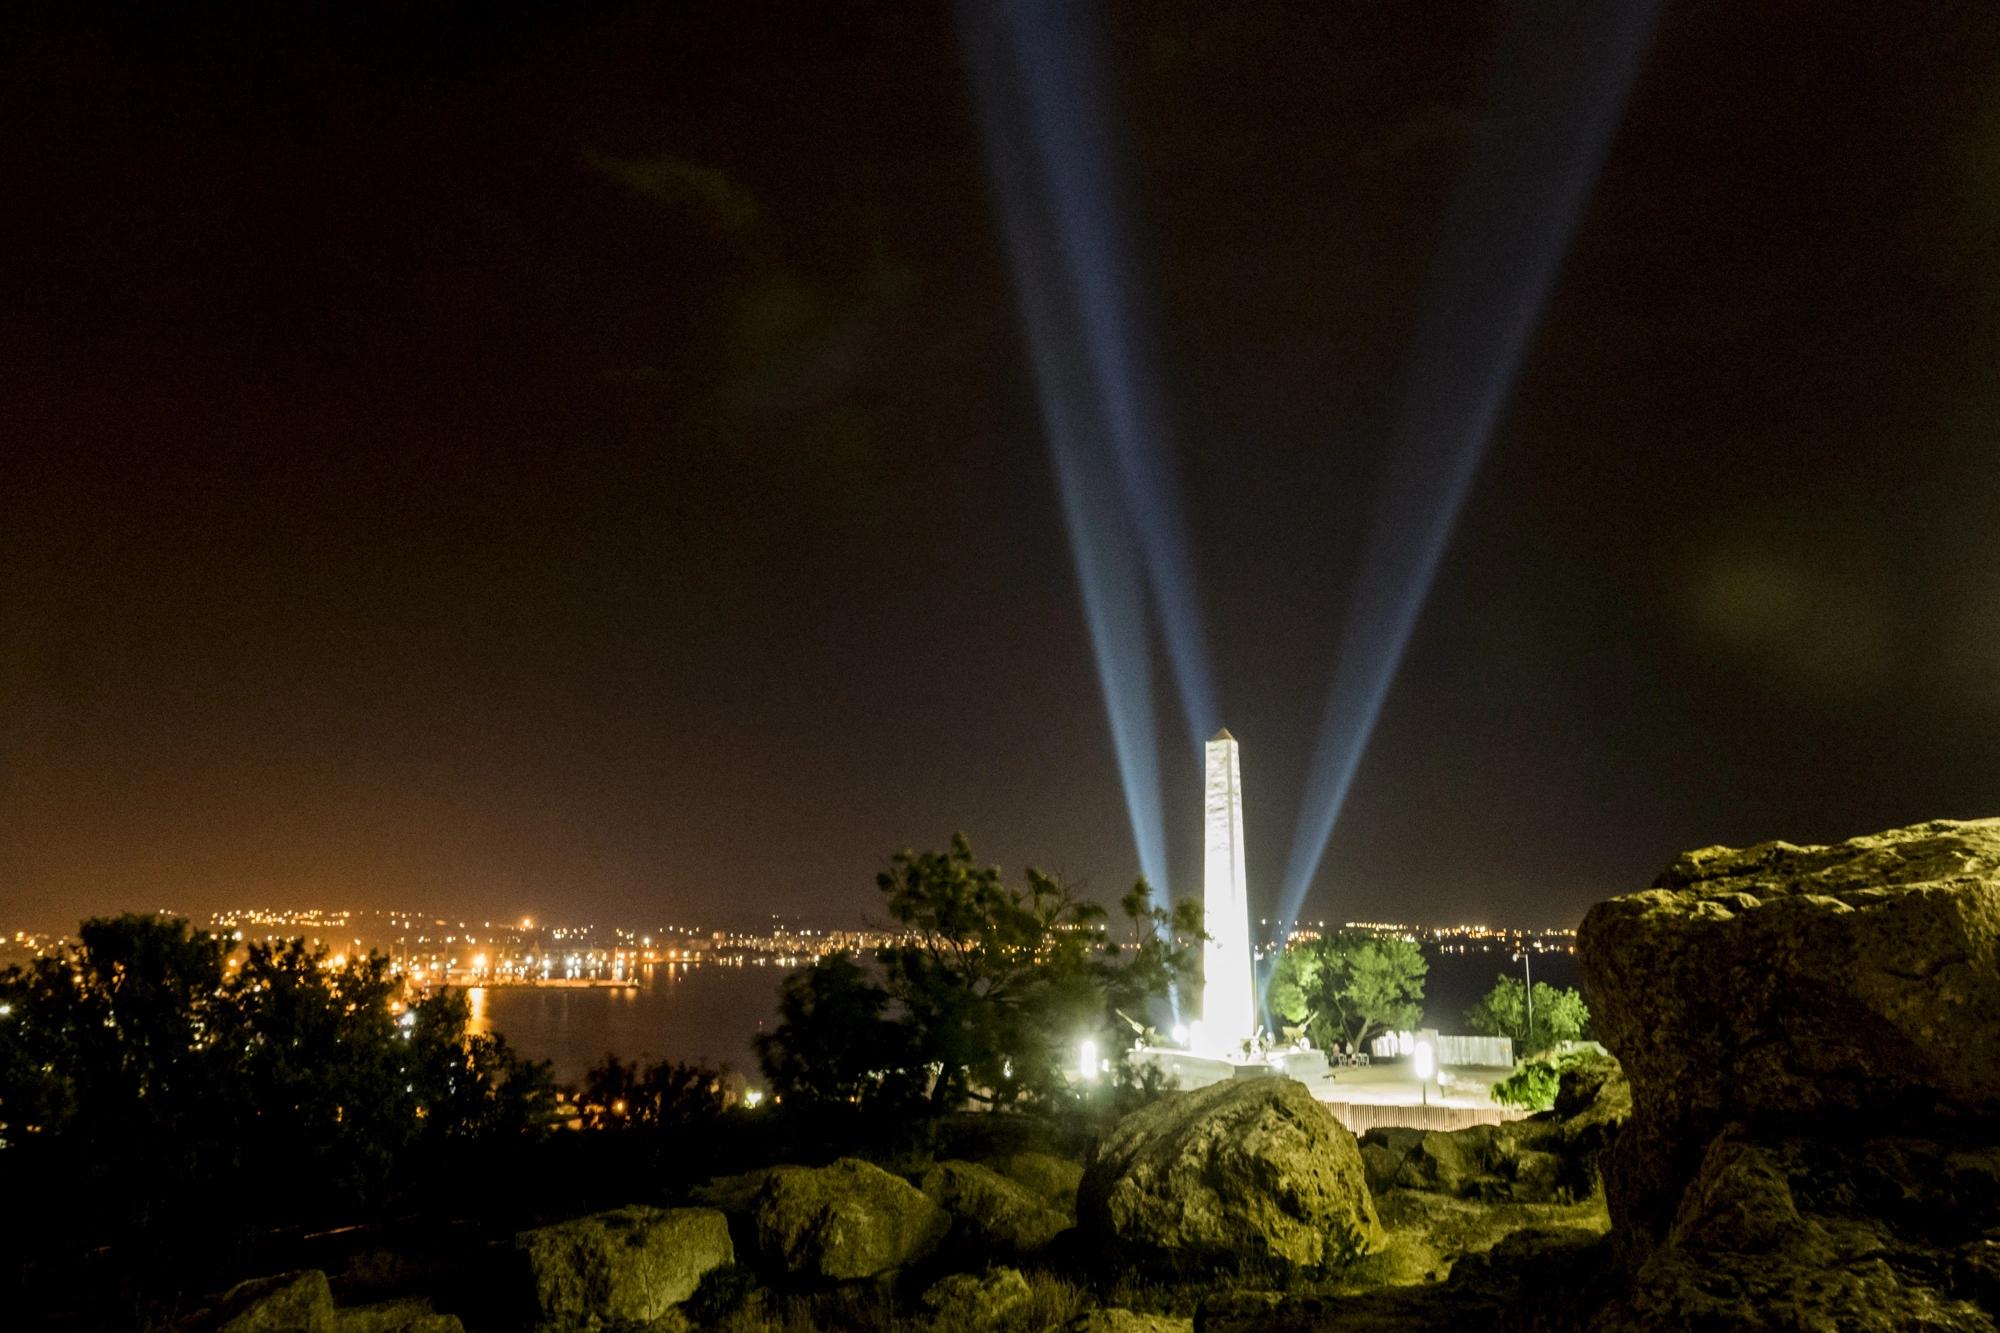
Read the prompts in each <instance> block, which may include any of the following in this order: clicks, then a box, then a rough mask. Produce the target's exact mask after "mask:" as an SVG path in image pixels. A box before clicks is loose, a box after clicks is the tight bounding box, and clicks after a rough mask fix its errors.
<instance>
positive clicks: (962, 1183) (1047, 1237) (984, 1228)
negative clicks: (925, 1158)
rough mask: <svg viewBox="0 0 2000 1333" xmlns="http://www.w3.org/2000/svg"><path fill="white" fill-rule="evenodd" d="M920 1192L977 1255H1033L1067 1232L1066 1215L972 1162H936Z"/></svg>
mask: <svg viewBox="0 0 2000 1333" xmlns="http://www.w3.org/2000/svg"><path fill="white" fill-rule="evenodd" d="M923 1190H924V1193H925V1194H928V1195H929V1196H930V1197H931V1198H933V1199H935V1200H937V1202H938V1203H939V1204H941V1205H942V1206H943V1207H944V1209H945V1211H947V1212H949V1213H950V1214H951V1215H952V1217H953V1218H955V1219H956V1220H957V1228H958V1231H959V1234H960V1237H961V1238H962V1239H963V1240H964V1242H965V1243H966V1245H967V1246H968V1247H969V1248H972V1249H974V1250H977V1251H979V1252H981V1253H985V1254H994V1253H998V1254H1000V1255H1004V1256H1008V1257H1022V1258H1025V1257H1027V1256H1030V1255H1035V1254H1039V1253H1041V1252H1042V1251H1043V1250H1045V1249H1047V1248H1048V1244H1049V1242H1050V1241H1052V1240H1054V1239H1055V1238H1056V1237H1057V1236H1058V1235H1060V1234H1061V1233H1062V1232H1064V1231H1067V1230H1068V1229H1069V1227H1070V1218H1069V1215H1068V1214H1067V1213H1059V1212H1057V1211H1056V1210H1055V1209H1053V1208H1051V1207H1049V1206H1048V1205H1047V1204H1045V1203H1043V1202H1042V1201H1041V1200H1040V1199H1039V1198H1037V1197H1035V1195H1034V1194H1032V1193H1030V1192H1029V1190H1028V1189H1027V1187H1026V1186H1023V1185H1020V1184H1017V1183H1015V1182H1014V1181H1011V1180H1009V1179H1007V1177H1005V1176H1003V1175H1000V1174H999V1173H998V1172H995V1171H991V1170H989V1169H987V1168H986V1167H983V1166H980V1165H978V1164H977V1163H974V1162H959V1161H950V1162H939V1163H938V1164H937V1165H936V1166H933V1167H932V1168H931V1169H930V1170H928V1171H926V1172H925V1173H924V1180H923Z"/></svg>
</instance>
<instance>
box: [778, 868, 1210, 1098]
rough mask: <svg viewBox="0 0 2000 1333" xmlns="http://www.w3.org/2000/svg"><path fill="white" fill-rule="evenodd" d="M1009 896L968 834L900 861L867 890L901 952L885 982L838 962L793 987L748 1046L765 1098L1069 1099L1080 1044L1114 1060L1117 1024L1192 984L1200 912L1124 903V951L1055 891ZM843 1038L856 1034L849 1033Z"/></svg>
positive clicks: (888, 961)
mask: <svg viewBox="0 0 2000 1333" xmlns="http://www.w3.org/2000/svg"><path fill="white" fill-rule="evenodd" d="M1025 880H1026V882H1025V884H1024V885H1022V886H1020V887H1015V886H1010V885H1008V884H1007V883H1006V882H1005V881H1004V880H1003V879H1002V877H1001V874H1000V871H999V870H998V869H997V868H996V867H991V866H981V865H979V864H978V863H977V862H976V861H975V860H974V859H973V855H972V849H971V846H970V845H969V844H968V843H967V842H966V840H965V838H964V837H963V835H960V836H957V837H954V838H953V839H952V842H951V846H950V848H949V849H948V850H946V851H943V852H921V853H920V852H910V851H905V852H899V853H897V854H896V855H895V856H894V857H892V858H891V860H890V867H889V869H888V870H887V871H885V872H883V873H882V874H881V875H879V876H877V877H876V886H877V887H878V888H879V889H880V890H881V892H882V894H883V897H884V899H885V903H886V906H887V908H888V911H889V915H890V916H891V917H892V918H893V919H894V920H895V921H896V923H897V924H898V925H899V926H901V927H902V929H903V931H904V932H905V934H906V935H907V937H908V939H909V943H906V944H899V945H896V946H893V947H890V948H886V949H883V950H882V951H881V953H880V955H879V962H880V968H881V979H880V981H879V983H878V982H877V981H875V980H873V979H872V978H871V977H870V976H869V974H868V973H867V971H866V970H865V969H864V968H863V967H862V966H861V965H860V964H859V963H858V962H856V961H855V960H853V959H851V958H846V957H844V956H841V955H834V956H832V957H830V958H827V959H822V960H821V961H820V962H819V963H818V964H817V965H816V966H815V967H813V968H810V969H807V970H806V971H804V972H801V973H796V974H794V975H793V976H792V977H791V978H788V979H787V981H786V983H785V990H784V992H783V994H782V995H781V997H780V1002H779V1003H780V1011H781V1021H780V1022H779V1024H778V1026H777V1028H776V1029H775V1030H774V1031H773V1032H771V1033H770V1034H769V1035H768V1036H766V1037H763V1038H760V1039H759V1042H758V1051H759V1058H760V1060H761V1061H762V1062H763V1065H764V1068H765V1072H766V1074H767V1075H768V1076H769V1077H770V1078H771V1079H772V1082H773V1085H774V1087H776V1088H778V1089H779V1090H780V1091H781V1092H784V1093H785V1095H787V1096H801V1095H803V1096H810V1097H813V1098H817V1099H819V1100H822V1101H834V1100H846V1101H853V1100H857V1099H865V1098H877V1099H884V1098H886V1099H901V1098H904V1097H910V1096H921V1098H922V1099H923V1101H924V1103H925V1105H926V1106H927V1107H928V1109H930V1110H932V1111H942V1110H948V1109H951V1108H954V1107H957V1106H960V1105H962V1104H964V1103H965V1102H966V1101H968V1100H973V1101H980V1102H985V1103H988V1104H993V1105H1004V1104H1006V1103H1009V1102H1014V1101H1019V1100H1023V1099H1027V1100H1046V1099H1050V1098H1057V1097H1061V1096H1065V1095H1067V1094H1068V1093H1069V1092H1070V1087H1069V1083H1070V1080H1069V1078H1068V1076H1067V1074H1066V1069H1067V1067H1068V1065H1069V1062H1070V1061H1071V1059H1073V1056H1074V1053H1075V1051H1076V1049H1077V1043H1078V1041H1079V1040H1080V1039H1082V1038H1088V1039H1091V1040H1094V1041H1098V1042H1099V1043H1100V1049H1102V1050H1103V1051H1104V1053H1105V1055H1106V1056H1107V1057H1109V1058H1111V1059H1113V1060H1115V1061H1118V1062H1120V1065H1121V1067H1122V1062H1123V1057H1124V1045H1123V1044H1122V1043H1119V1042H1116V1041H1113V1040H1109V1037H1110V1034H1112V1033H1113V1032H1116V1031H1118V1030H1119V1029H1120V1026H1121V1025H1120V1024H1119V1023H1118V1019H1117V1012H1116V1011H1120V1010H1123V1011H1125V1012H1130V1013H1144V1012H1146V1011H1147V1010H1148V1008H1149V1007H1150V1006H1151V1005H1152V1004H1154V1003H1157V1002H1158V1001H1160V1000H1161V999H1163V998H1164V997H1165V996H1166V995H1167V994H1168V992H1169V990H1170V989H1171V988H1172V987H1173V986H1174V985H1176V984H1179V983H1183V982H1186V981H1188V980H1191V979H1192V977H1193V975H1194V972H1193V969H1194V966H1195V955H1194V947H1193V946H1194V943H1195V942H1198V941H1199V939H1200V938H1201V933H1200V912H1199V908H1198V906H1197V905H1196V904H1192V903H1187V904H1183V905H1182V906H1181V907H1180V908H1179V909H1177V910H1176V911H1174V912H1171V913H1170V912H1168V911H1166V910H1164V909H1161V908H1157V907H1153V906H1151V905H1150V898H1151V895H1150V892H1149V891H1148V890H1147V888H1146V887H1145V885H1144V883H1143V881H1142V882H1141V883H1140V884H1139V885H1137V886H1135V888H1134V889H1133V891H1132V892H1131V893H1128V894H1127V895H1126V896H1125V897H1124V899H1122V900H1121V907H1122V908H1123V909H1124V912H1125V914H1126V917H1127V919H1128V921H1129V923H1130V925H1131V928H1132V933H1133V939H1132V941H1131V943H1130V944H1119V943H1117V942H1114V941H1113V940H1112V939H1111V938H1110V935H1109V932H1108V930H1107V928H1106V925H1105V919H1106V913H1105V911H1104V909H1103V908H1102V907H1100V906H1098V905H1097V904H1095V903H1092V902H1089V901H1088V900H1085V899H1083V898H1080V897H1078V896H1077V895H1076V894H1075V893H1074V892H1073V891H1072V890H1071V888H1070V887H1069V885H1067V884H1065V883H1064V882H1063V881H1062V880H1061V879H1060V878H1058V877H1056V876H1053V875H1047V874H1044V873H1042V872H1041V871H1038V870H1032V869H1031V870H1029V871H1028V872H1027V873H1026V876H1025ZM849 1034H851V1035H849Z"/></svg>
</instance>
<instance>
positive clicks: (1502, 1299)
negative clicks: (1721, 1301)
mask: <svg viewBox="0 0 2000 1333" xmlns="http://www.w3.org/2000/svg"><path fill="white" fill-rule="evenodd" d="M1606 1251H1607V1246H1606V1243H1605V1241H1604V1238H1603V1237H1602V1236H1601V1235H1600V1234H1598V1233H1596V1232H1593V1231H1587V1230H1585V1231H1572V1230H1564V1229H1560V1228H1550V1229H1535V1230H1526V1231H1517V1232H1514V1233H1513V1234H1512V1235H1509V1236H1508V1237H1506V1238H1505V1239H1504V1240H1502V1241H1501V1242H1500V1243H1499V1244H1498V1245H1495V1246H1494V1247H1493V1249H1492V1250H1491V1251H1490V1252H1489V1253H1486V1254H1480V1255H1470V1256H1468V1257H1467V1258H1465V1259H1464V1260H1462V1261H1461V1262H1460V1264H1459V1266H1458V1267H1457V1268H1455V1269H1453V1270H1452V1274H1451V1277H1450V1279H1449V1280H1448V1281H1444V1282H1431V1283H1425V1284H1422V1285H1418V1286H1405V1287H1387V1288H1382V1289H1379V1290H1374V1291H1360V1292H1353V1293H1344V1294H1339V1295H1330V1296H1328V1295H1318V1296H1291V1297H1278V1298H1274V1296H1272V1295H1265V1296H1264V1297H1263V1301H1264V1302H1265V1303H1263V1304H1261V1305H1245V1304H1244V1303H1242V1302H1241V1301H1240V1300H1237V1299H1234V1298H1219V1299H1215V1300H1211V1301H1204V1302H1203V1303H1202V1307H1201V1317H1200V1318H1199V1319H1198V1320H1197V1321H1196V1322H1197V1324H1198V1325H1199V1326H1200V1328H1201V1329H1202V1333H1406V1331H1407V1330H1411V1329H1437V1330H1441V1331H1442V1330H1452V1333H1457V1330H1461V1329H1481V1330H1493V1331H1494V1333H1550V1331H1553V1330H1558V1329H1560V1330H1582V1329H1583V1328H1585V1327H1587V1326H1588V1321H1589V1319H1590V1317H1591V1315H1592V1314H1593V1312H1594V1311H1595V1310H1596V1309H1597V1308H1598V1307H1599V1305H1601V1304H1602V1302H1603V1299H1604V1294H1605V1290H1606V1285H1607V1280H1608V1276H1609V1274H1610V1273H1611V1272H1612V1271H1613V1267H1612V1264H1611V1263H1610V1256H1609V1255H1608V1253H1607V1252H1606Z"/></svg>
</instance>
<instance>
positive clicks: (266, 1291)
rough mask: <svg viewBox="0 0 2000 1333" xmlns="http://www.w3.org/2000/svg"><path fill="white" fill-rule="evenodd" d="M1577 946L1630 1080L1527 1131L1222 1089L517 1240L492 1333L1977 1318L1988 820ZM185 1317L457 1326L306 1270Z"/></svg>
mask: <svg viewBox="0 0 2000 1333" xmlns="http://www.w3.org/2000/svg"><path fill="white" fill-rule="evenodd" d="M1578 948H1579V952H1580V954H1581V955H1582V962H1583V968H1584V979H1585V989H1586V992H1587V994H1588V998H1589V1000H1590V1004H1591V1009H1592V1012H1593V1014H1594V1015H1595V1017H1596V1020H1597V1022H1598V1024H1599V1030H1600V1036H1601V1037H1602V1039H1603V1041H1604V1043H1605V1045H1606V1046H1608V1047H1609V1049H1610V1050H1611V1051H1612V1052H1613V1053H1614V1054H1615V1055H1616V1056H1617V1058H1618V1061H1619V1062H1620V1065H1622V1073H1621V1072H1620V1067H1619V1065H1614V1064H1613V1063H1612V1062H1610V1061H1601V1062H1598V1063H1594V1064H1593V1063H1587V1062H1586V1063H1584V1064H1582V1065H1580V1066H1578V1067H1576V1068H1573V1069H1571V1070H1570V1071H1569V1072H1568V1073H1566V1074H1565V1076H1564V1081H1563V1086H1562V1091H1561V1095H1560V1097H1559V1098H1558V1101H1557V1105H1556V1108H1555V1110H1554V1111H1552V1112H1550V1113H1548V1114H1545V1115H1542V1116H1537V1117H1533V1118H1530V1119H1528V1120H1523V1121H1517V1122H1513V1123H1510V1124H1507V1125H1502V1126H1482V1127H1478V1128H1474V1129H1468V1130H1462V1131H1459V1132H1457V1133H1450V1134H1445V1133H1422V1132H1417V1131H1403V1130H1376V1131H1372V1132H1370V1133H1369V1134H1367V1135H1365V1136H1363V1137H1362V1138H1361V1139H1360V1140H1358V1141H1357V1140H1356V1139H1355V1138H1354V1136H1353V1135H1351V1134H1349V1133H1347V1131H1345V1130H1344V1129H1342V1128H1341V1127H1340V1125H1339V1124H1338V1123H1337V1122H1336V1121H1334V1120H1333V1118H1332V1117H1331V1115H1329V1114H1328V1113H1327V1111H1326V1110H1325V1108H1323V1107H1321V1106H1320V1105H1319V1104H1318V1103H1317V1102H1315V1101H1313V1099H1312V1098H1311V1097H1310V1095H1308V1094H1307V1093H1306V1091H1305V1089H1304V1088H1303V1087H1301V1086H1300V1085H1298V1084H1295V1083H1291V1082H1289V1081H1287V1080H1280V1079H1272V1080H1243V1081H1238V1082H1234V1083H1230V1084H1223V1085H1218V1086H1217V1087H1213V1088H1207V1089H1203V1090H1201V1091H1199V1092H1194V1093H1188V1094H1182V1095H1177V1096H1171V1097H1168V1098H1165V1099H1162V1100H1161V1101H1159V1102H1157V1103H1155V1104H1153V1105H1151V1106H1148V1107H1146V1108H1144V1109H1142V1110H1140V1111H1138V1112H1137V1113H1135V1114H1133V1115H1131V1116H1129V1117H1127V1118H1125V1119H1124V1120H1122V1121H1120V1122H1118V1123H1117V1124H1116V1125H1114V1126H1112V1127H1111V1128H1109V1129H1108V1130H1106V1131H1105V1132H1104V1133H1103V1134H1101V1135H1100V1136H1099V1137H1098V1139H1097V1141H1096V1142H1095V1144H1094V1145H1093V1146H1092V1148H1091V1149H1090V1151H1089V1153H1088V1155H1087V1157H1086V1158H1085V1160H1083V1161H1082V1162H1076V1161H1072V1160H1065V1159H1063V1158H1061V1157H1057V1156H1051V1155H1048V1154H1044V1153H1034V1152H1015V1153H1011V1154H1007V1155H1002V1156H996V1157H994V1158H992V1159H990V1160H982V1161H971V1160H957V1159H952V1160H945V1161H937V1162H931V1163H927V1164H924V1165H923V1166H921V1167H920V1168H913V1169H910V1170H909V1171H907V1172H906V1173H901V1174H899V1173H897V1172H892V1171H890V1170H887V1169H884V1168H883V1167H882V1166H879V1165H876V1164H872V1163H869V1162H864V1161H860V1160H857V1159H842V1160H839V1161H836V1162H834V1163H832V1164H830V1165H826V1166H817V1167H805V1166H780V1167H775V1168H771V1169H768V1170H764V1171H758V1172H753V1173H751V1174H748V1175H743V1176H732V1177H725V1178H721V1179H717V1180H713V1181H711V1182H709V1183H708V1184H707V1185H706V1186H704V1187H702V1188H701V1189H700V1190H697V1191H696V1192H695V1193H694V1195H693V1196H692V1197H690V1198H683V1199H678V1200H671V1201H669V1200H662V1201H660V1202H661V1203H663V1204H664V1203H673V1204H674V1205H675V1206H634V1207H630V1208H624V1209H619V1210H616V1211H614V1212H611V1213H604V1214H597V1215H594V1216H590V1217H585V1218H579V1219H575V1220H573V1221H569V1222H563V1223H559V1224H557V1225H554V1226H550V1227H544V1228H541V1229H539V1230H535V1231H529V1232H525V1233H523V1234H521V1235H520V1236H518V1237H517V1238H516V1239H515V1240H514V1242H513V1244H512V1246H511V1247H510V1248H509V1250H508V1252H507V1255H506V1263H505V1265H504V1266H502V1267H501V1268H500V1269H497V1270H496V1271H504V1272H505V1273H506V1274H508V1275H509V1276H508V1281H509V1282H510V1283H511V1284H512V1285H511V1286H510V1287H509V1293H510V1295H509V1297H508V1299H509V1301H510V1302H511V1304H509V1305H508V1306H507V1309H508V1310H509V1311H510V1312H511V1313H510V1314H509V1315H508V1316H507V1320H508V1321H509V1322H508V1323H506V1324H505V1325H503V1326H512V1327H521V1328H531V1327H532V1328H541V1329H549V1330H556V1329H576V1330H585V1329H592V1330H594V1329H641V1328H643V1329H676V1328H690V1327H717V1328H725V1329H735V1330H743V1331H744V1333H749V1331H750V1330H762V1329H805V1328H813V1327H830V1328H856V1329H876V1328H880V1329H887V1328H892V1327H893V1328H899V1329H914V1330H924V1329H937V1330H968V1331H971V1333H977V1331H978V1330H991V1331H992V1333H1010V1331H1011V1333H1028V1331H1029V1330H1041V1329H1070V1330H1080V1331H1084V1333H1088V1331H1090V1330H1098V1331H1100V1333H1102V1331H1110V1333H1164V1331H1165V1330H1173V1329H1180V1330H1192V1329H1203V1330H1235V1329H1245V1330H1247V1329H1281V1330H1282V1329H1294V1330H1334V1329H1404V1328H1453V1329H1464V1328H1492V1329H1524V1330H1527V1329H1534V1330H1541V1329H1547V1330H1558V1329H1579V1330H1582V1329H1592V1330H1609V1331H1612V1333H1617V1331H1619V1330H1627V1329H1657V1328H1714V1329H1725V1328H1726V1329H1737V1328H1751V1329H1757V1328H1765V1329H1780V1328H1782V1329H1884V1330H1887V1329H1966V1330H1972V1329H1996V1328H1997V1327H2000V1043H1996V1040H1995V1038H1996V1037H2000V820H1984V821H1977V822H1969V823H1958V822H1945V821H1940V822H1935V823H1930V824H1924V825H1918V826H1915V827H1913V828H1907V829H1899V830H1895V831H1893V832H1889V833H1884V834H1879V835H1876V836H1873V837H1868V838H1857V839H1854V840H1852V841H1849V842H1845V843H1841V844H1837V845H1834V846H1828V847H1794V846H1790V845H1787V844H1784V843H1768V844H1763V845H1760V846H1757V847H1752V848H1748V849H1744V850H1730V849H1724V848H1709V849H1704V850H1702V851H1698V852H1692V853H1689V854H1688V855H1686V856H1683V857H1682V858H1680V860H1678V861H1677V862H1675V864H1674V865H1673V866H1672V867H1670V868H1669V869H1668V871H1667V872H1666V873H1665V874H1664V875H1662V876H1661V878H1660V879H1659V881H1658V882H1657V883H1656V884H1655V885H1654V887H1652V888H1651V889H1648V890H1646V891H1644V892H1641V893H1636V894H1630V895H1627V896H1624V897H1619V898H1614V899H1611V900H1610V901H1608V902H1604V903H1601V904H1599V905H1598V906H1597V907H1596V908H1594V909H1593V910H1592V911H1591V913H1590V915H1589V917H1588V918H1587V919H1586V920H1585V922H1584V926H1583V931H1582V934H1581V936H1580V938H1579V944H1578ZM196 1323H197V1324H198V1325H199V1326H202V1327H206V1328H221V1329H230V1330H236V1331H237V1333H243V1331H245V1330H253V1329H279V1328H311V1329H327V1330H335V1329H339V1330H349V1331H350V1333H358V1331H359V1330H362V1329H369V1330H381V1331H382V1333H394V1330H409V1331H410V1333H417V1331H418V1330H425V1331H428V1333H447V1330H450V1329H456V1328H459V1327H461V1321H460V1320H459V1318H458V1317H457V1316H456V1315H454V1314H451V1313H440V1312H438V1311H437V1310H435V1309H433V1308H432V1307H431V1306H430V1305H428V1304H427V1303H425V1302H423V1301H422V1300H403V1301H399V1302H390V1303H387V1304H379V1303H378V1304H377V1305H373V1306H368V1307H351V1308H338V1307H336V1306H335V1305H334V1303H333V1300H332V1296H331V1293H330V1291H329V1287H328V1284H327V1281H326V1278H325V1277H324V1275H322V1274H319V1273H316V1272H310V1273H301V1274H285V1275H281V1276H279V1277H275V1278H268V1279H260V1280H259V1282H257V1283H253V1284H245V1285H244V1286H243V1287H241V1288H239V1289H237V1290H236V1291H234V1292H231V1293H229V1294H228V1295H227V1296H225V1297H224V1298H222V1299H221V1300H220V1301H219V1302H218V1304H217V1305H216V1307H215V1308H214V1309H212V1310H210V1311H209V1312H207V1313H206V1314H205V1315H204V1316H202V1317H201V1318H200V1319H199V1320H197V1321H196Z"/></svg>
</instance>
